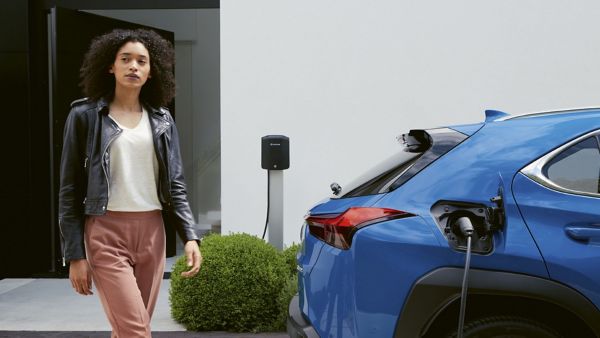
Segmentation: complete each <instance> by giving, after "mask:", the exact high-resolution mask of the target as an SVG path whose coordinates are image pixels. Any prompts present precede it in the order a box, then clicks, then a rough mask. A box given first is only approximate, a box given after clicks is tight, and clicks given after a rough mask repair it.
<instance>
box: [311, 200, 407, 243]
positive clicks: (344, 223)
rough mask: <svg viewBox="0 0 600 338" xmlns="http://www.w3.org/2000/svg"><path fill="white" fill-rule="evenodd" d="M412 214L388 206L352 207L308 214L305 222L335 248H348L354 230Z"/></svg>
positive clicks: (316, 234) (318, 236) (313, 232)
mask: <svg viewBox="0 0 600 338" xmlns="http://www.w3.org/2000/svg"><path fill="white" fill-rule="evenodd" d="M410 216H414V215H413V214H410V213H407V212H404V211H399V210H394V209H388V208H361V207H353V208H350V209H348V210H346V211H344V212H343V213H341V214H327V215H314V216H311V215H308V216H307V217H306V223H308V228H309V231H310V233H311V234H312V235H313V236H315V237H317V238H319V239H321V240H323V241H324V242H325V243H328V244H330V245H333V246H334V247H336V248H340V249H348V248H350V245H351V244H352V236H353V235H354V232H356V230H358V229H360V228H362V227H364V226H367V225H371V224H374V223H379V222H383V221H387V220H391V219H397V218H404V217H410Z"/></svg>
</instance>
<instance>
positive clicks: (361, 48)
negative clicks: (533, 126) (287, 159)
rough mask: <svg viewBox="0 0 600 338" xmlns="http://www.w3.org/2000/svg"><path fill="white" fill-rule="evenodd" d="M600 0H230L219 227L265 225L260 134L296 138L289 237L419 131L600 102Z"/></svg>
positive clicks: (254, 229) (225, 4)
mask: <svg viewBox="0 0 600 338" xmlns="http://www.w3.org/2000/svg"><path fill="white" fill-rule="evenodd" d="M599 14H600V3H598V2H596V1H591V0H588V1H578V2H576V3H573V2H567V1H559V0H544V1H542V0H537V1H523V0H505V1H480V0H458V1H442V0H439V1H398V0H396V1H392V0H388V1H369V2H367V1H358V0H344V1H341V0H338V1H323V0H320V1H317V0H305V1H290V0H287V1H285V0H256V1H222V2H221V69H222V73H221V136H222V137H221V140H222V144H221V156H222V172H221V173H222V176H221V182H222V186H221V188H222V200H221V203H222V213H223V225H222V229H223V233H227V232H240V231H243V232H249V233H253V234H258V235H260V234H262V227H263V226H264V219H265V209H266V173H265V171H264V170H262V169H260V138H261V136H264V135H267V134H284V135H287V136H289V137H290V148H291V167H290V169H289V170H287V171H286V172H285V184H286V186H285V198H284V200H285V221H284V223H285V241H286V242H287V243H288V244H290V243H291V242H293V241H295V242H298V241H299V228H300V225H301V224H302V221H303V215H304V213H305V212H306V210H307V209H309V208H310V207H311V205H312V204H314V203H315V202H317V201H318V200H320V199H322V198H323V197H326V196H328V195H329V193H330V191H329V184H330V183H331V182H332V181H338V182H339V183H340V184H342V186H343V185H344V182H347V181H349V180H350V179H352V178H353V177H354V176H357V175H358V174H359V173H361V172H362V171H364V170H365V169H367V168H368V167H370V166H371V165H372V164H373V163H375V162H377V161H379V160H381V159H383V158H384V157H385V156H386V154H388V153H389V152H392V151H394V150H396V149H398V145H397V144H396V141H395V136H396V135H398V134H400V133H403V132H406V131H408V130H409V129H411V128H427V127H435V126H443V125H449V124H460V123H471V122H480V121H482V120H483V110H484V109H487V108H496V109H500V110H505V111H507V112H510V113H522V112H528V111H538V110H545V109H554V108H564V107H573V106H590V105H596V106H598V105H600V44H599V43H598V39H599V37H600V35H599V32H600V21H599V20H598V19H597V18H598V16H599Z"/></svg>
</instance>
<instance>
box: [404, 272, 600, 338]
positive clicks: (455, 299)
mask: <svg viewBox="0 0 600 338" xmlns="http://www.w3.org/2000/svg"><path fill="white" fill-rule="evenodd" d="M462 274H463V269H460V268H450V267H445V268H439V269H436V270H434V271H431V272H429V273H427V274H426V275H424V276H423V277H421V278H420V279H419V280H418V281H417V282H415V284H414V285H413V287H412V289H411V291H410V293H409V295H408V296H407V297H406V300H405V303H404V306H403V310H402V312H401V314H400V316H399V318H398V321H397V323H396V329H395V334H394V337H430V336H431V334H432V332H433V334H434V335H435V334H439V332H437V331H439V330H443V328H442V326H443V324H441V322H442V321H446V320H447V319H448V318H450V320H452V318H453V317H456V318H454V320H455V323H456V324H458V315H457V313H458V311H457V309H458V304H459V303H460V299H459V297H460V285H461V282H462ZM509 299H510V300H511V301H513V302H520V303H519V305H520V306H521V305H522V306H523V307H522V309H526V307H525V305H527V304H529V305H533V304H538V305H539V304H543V305H544V309H545V310H546V311H554V310H555V311H558V312H557V313H554V315H558V314H559V313H562V314H570V315H572V318H573V320H574V321H577V320H579V321H580V322H579V323H577V324H580V325H579V326H581V327H583V326H582V325H581V324H584V326H585V327H587V329H586V328H582V329H581V330H582V332H584V331H585V332H588V331H589V332H590V334H591V337H595V336H600V311H598V309H597V308H596V306H595V305H594V304H593V303H591V302H590V301H589V300H588V299H587V298H586V297H585V296H583V295H582V294H581V293H579V292H577V291H576V290H574V289H572V288H570V287H568V286H565V285H563V284H560V283H557V282H554V281H551V280H548V279H544V278H540V277H536V276H530V275H524V274H516V273H510V272H502V271H489V270H479V269H472V270H471V271H470V272H469V296H468V298H467V305H466V306H467V307H466V309H467V317H468V316H469V314H468V313H469V309H471V310H472V309H473V308H475V309H482V308H481V307H482V306H489V307H490V308H489V310H490V312H489V314H493V313H494V312H493V310H501V308H502V306H501V305H500V304H502V303H506V302H507V300H509ZM511 305H514V303H511ZM546 305H547V306H546ZM494 306H496V308H495V309H492V307H494ZM561 311H562V312H561ZM455 313H456V315H454V314H455ZM450 325H452V323H451V322H450ZM574 325H575V323H574ZM588 329H589V330H588Z"/></svg>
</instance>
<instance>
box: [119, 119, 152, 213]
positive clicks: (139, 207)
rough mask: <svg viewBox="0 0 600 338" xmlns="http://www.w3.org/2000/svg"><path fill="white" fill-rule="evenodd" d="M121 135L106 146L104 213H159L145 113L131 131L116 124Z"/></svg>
mask: <svg viewBox="0 0 600 338" xmlns="http://www.w3.org/2000/svg"><path fill="white" fill-rule="evenodd" d="M109 116H110V114H109ZM110 117H111V118H112V119H113V121H115V122H116V123H117V125H118V126H119V127H120V128H121V129H122V132H121V134H120V135H119V136H117V138H115V139H114V140H113V141H112V143H111V144H110V148H109V152H110V185H109V195H108V206H107V209H108V210H112V211H150V210H160V209H162V207H161V204H160V201H159V200H158V192H157V186H158V161H157V159H156V154H155V152H154V143H153V140H152V130H151V127H150V120H149V119H148V112H147V111H146V110H145V109H144V110H143V111H142V118H141V119H140V122H139V123H138V125H137V126H136V127H135V128H127V127H124V126H123V125H121V124H119V122H117V120H116V119H114V118H113V117H112V116H110Z"/></svg>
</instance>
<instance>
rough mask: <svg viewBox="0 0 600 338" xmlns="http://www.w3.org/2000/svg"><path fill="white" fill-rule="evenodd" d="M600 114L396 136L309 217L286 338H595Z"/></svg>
mask: <svg viewBox="0 0 600 338" xmlns="http://www.w3.org/2000/svg"><path fill="white" fill-rule="evenodd" d="M599 138H600V109H577V110H569V111H556V112H546V113H535V114H529V115H521V116H510V115H507V114H505V113H502V112H499V111H491V110H490V111H486V120H485V122H484V123H480V124H473V125H461V126H452V127H447V128H437V129H429V130H411V131H410V132H409V133H407V134H404V135H401V136H400V137H399V141H400V142H401V143H402V145H403V146H402V149H401V150H400V151H399V152H398V153H397V154H394V155H393V156H392V157H390V158H389V159H388V160H386V161H384V162H382V163H381V164H380V165H377V166H375V167H374V168H373V169H372V170H371V171H369V172H367V173H366V174H365V175H363V176H361V177H360V178H358V179H357V180H355V181H354V182H352V183H349V184H348V185H346V186H342V187H340V186H339V185H338V184H335V183H334V184H332V190H333V195H332V196H331V197H330V198H327V199H325V200H324V201H322V202H320V203H319V204H317V205H316V206H315V207H313V208H312V209H311V210H310V211H309V213H308V214H307V216H306V222H305V224H304V226H303V229H302V237H303V238H302V247H301V251H300V253H299V254H298V258H297V261H298V267H297V269H298V280H299V282H298V284H299V285H298V289H299V292H298V295H297V296H296V297H294V298H293V299H292V302H291V303H290V307H289V317H288V324H287V327H288V334H289V335H290V336H291V337H360V338H363V337H409V338H413V337H435V338H438V337H463V336H464V337H577V338H586V337H600V311H599V310H598V306H600V147H599Z"/></svg>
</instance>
